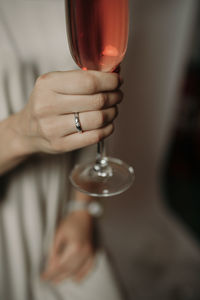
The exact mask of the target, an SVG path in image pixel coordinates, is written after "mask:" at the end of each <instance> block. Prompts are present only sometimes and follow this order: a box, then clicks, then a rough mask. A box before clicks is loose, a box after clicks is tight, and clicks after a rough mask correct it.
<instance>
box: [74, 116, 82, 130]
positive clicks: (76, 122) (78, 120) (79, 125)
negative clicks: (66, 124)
mask: <svg viewBox="0 0 200 300" xmlns="http://www.w3.org/2000/svg"><path fill="white" fill-rule="evenodd" d="M74 118H75V125H76V129H77V131H78V132H79V133H82V132H83V130H82V127H81V123H80V119H79V113H74Z"/></svg>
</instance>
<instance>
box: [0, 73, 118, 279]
mask: <svg viewBox="0 0 200 300" xmlns="http://www.w3.org/2000/svg"><path fill="white" fill-rule="evenodd" d="M121 83H122V81H121V79H120V77H119V75H118V74H115V73H103V72H97V71H87V72H85V71H68V72H51V73H47V74H43V75H42V76H40V77H39V78H38V79H37V80H36V83H35V86H34V88H33V91H32V93H31V95H30V98H29V101H28V103H27V105H26V106H25V107H24V108H23V109H22V110H21V111H20V112H19V113H17V114H15V115H12V116H10V117H9V118H7V119H5V120H3V121H2V122H0V140H1V146H0V175H4V174H5V173H6V172H8V171H9V170H11V169H13V168H14V167H15V166H17V165H18V164H20V163H21V162H22V161H24V160H25V159H27V158H28V157H30V156H32V155H33V154H37V153H43V154H45V153H46V154H52V155H54V154H61V153H65V152H68V151H72V150H75V149H79V148H83V147H86V146H89V145H92V144H95V143H97V142H99V141H101V140H102V139H104V138H106V137H108V136H109V135H111V134H112V132H113V130H114V126H113V121H114V119H115V118H116V116H117V114H118V109H117V105H118V104H119V103H120V102H121V101H122V98H123V95H122V92H121V91H120V89H119V88H120V85H121ZM74 112H79V113H80V114H79V117H80V122H81V126H82V129H83V133H81V134H80V133H78V132H77V130H76V127H75V122H74ZM75 199H76V200H77V201H91V198H90V197H88V196H86V195H83V194H81V193H79V192H76V193H75ZM92 227H93V226H92V218H91V216H90V215H89V214H88V213H87V212H86V211H78V212H73V213H71V214H70V215H68V216H66V217H65V218H64V219H63V220H62V221H61V222H60V224H58V227H57V230H56V233H55V239H54V243H53V245H52V248H51V249H50V255H49V260H48V264H47V266H46V269H45V270H44V272H43V274H42V278H43V279H45V280H51V281H53V282H56V283H57V282H60V281H62V280H63V279H65V278H68V277H71V278H73V279H74V280H78V281H80V280H81V279H83V278H84V277H85V276H86V274H87V273H88V272H89V270H90V269H91V266H92V264H93V261H94V250H93V246H92Z"/></svg>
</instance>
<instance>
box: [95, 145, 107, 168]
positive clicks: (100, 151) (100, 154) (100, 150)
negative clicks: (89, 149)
mask: <svg viewBox="0 0 200 300" xmlns="http://www.w3.org/2000/svg"><path fill="white" fill-rule="evenodd" d="M105 157H106V147H105V142H104V140H102V141H101V142H99V143H98V144H97V157H96V163H99V162H101V160H102V159H104V158H105Z"/></svg>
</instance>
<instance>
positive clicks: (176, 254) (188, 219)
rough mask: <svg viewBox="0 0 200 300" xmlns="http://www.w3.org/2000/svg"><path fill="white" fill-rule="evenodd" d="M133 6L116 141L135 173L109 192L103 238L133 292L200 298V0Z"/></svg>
mask: <svg viewBox="0 0 200 300" xmlns="http://www.w3.org/2000/svg"><path fill="white" fill-rule="evenodd" d="M130 6H131V7H130V14H131V26H130V41H129V47H128V52H127V56H126V59H125V61H124V63H123V65H122V74H123V77H124V79H125V84H124V92H125V101H124V103H123V104H122V107H121V110H120V116H119V120H118V121H117V122H116V123H117V124H116V127H117V128H116V131H115V135H114V137H113V138H111V139H110V142H109V151H110V152H111V153H112V154H114V155H115V156H116V157H120V158H122V159H123V160H125V161H127V162H129V163H130V164H132V165H133V166H134V168H135V172H136V180H135V183H134V186H133V187H132V188H131V189H130V190H129V191H128V192H126V193H124V194H122V195H121V196H118V197H114V198H110V199H106V200H104V203H105V205H106V213H105V216H104V218H103V219H102V220H101V222H100V223H101V224H100V225H101V231H102V238H103V240H104V242H105V244H106V246H107V249H108V250H109V252H110V253H111V254H112V257H113V260H114V265H115V267H116V269H117V271H118V274H119V277H120V280H121V282H122V285H123V288H124V293H125V299H130V300H135V299H136V300H157V299H159V300H199V299H200V247H199V239H200V209H199V208H200V202H199V200H200V199H199V198H200V172H199V170H200V101H199V100H200V35H199V25H200V24H199V23H200V7H199V1H198V0H189V1H188V0H169V1H164V0H151V1H146V0H134V1H132V0H131V1H130ZM122 145H123V147H122Z"/></svg>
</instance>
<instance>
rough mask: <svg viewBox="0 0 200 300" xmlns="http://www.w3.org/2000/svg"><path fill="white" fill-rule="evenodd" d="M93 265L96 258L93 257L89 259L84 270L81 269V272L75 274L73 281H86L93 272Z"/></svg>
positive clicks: (83, 267)
mask: <svg viewBox="0 0 200 300" xmlns="http://www.w3.org/2000/svg"><path fill="white" fill-rule="evenodd" d="M93 265H94V257H93V256H92V257H89V259H88V260H87V261H86V262H85V264H84V265H83V266H82V268H80V269H79V271H78V272H77V273H76V274H75V276H74V277H73V279H74V280H75V281H78V282H79V281H81V280H82V279H84V278H85V276H87V275H88V273H89V272H90V271H91V269H92V267H93Z"/></svg>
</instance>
